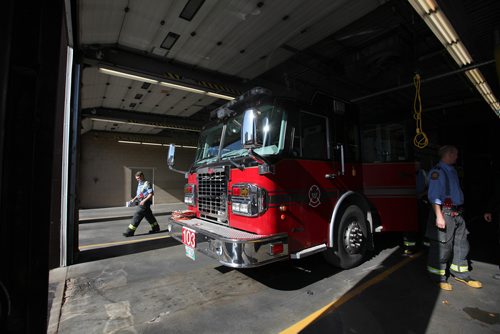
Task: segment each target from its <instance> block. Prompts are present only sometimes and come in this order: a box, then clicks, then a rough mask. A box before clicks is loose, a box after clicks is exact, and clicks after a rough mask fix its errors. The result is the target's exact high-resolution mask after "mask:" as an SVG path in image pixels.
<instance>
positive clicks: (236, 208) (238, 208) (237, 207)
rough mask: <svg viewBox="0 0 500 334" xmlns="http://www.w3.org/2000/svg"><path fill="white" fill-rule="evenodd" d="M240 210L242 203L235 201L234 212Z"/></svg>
mask: <svg viewBox="0 0 500 334" xmlns="http://www.w3.org/2000/svg"><path fill="white" fill-rule="evenodd" d="M239 211H240V203H233V212H239Z"/></svg>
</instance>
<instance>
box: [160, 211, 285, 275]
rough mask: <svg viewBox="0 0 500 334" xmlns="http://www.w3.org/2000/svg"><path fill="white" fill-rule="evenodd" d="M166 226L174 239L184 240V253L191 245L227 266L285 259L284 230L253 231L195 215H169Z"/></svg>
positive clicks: (237, 266) (248, 265) (245, 265)
mask: <svg viewBox="0 0 500 334" xmlns="http://www.w3.org/2000/svg"><path fill="white" fill-rule="evenodd" d="M168 229H169V231H170V235H171V236H172V237H173V238H174V239H176V240H178V241H180V242H182V243H184V245H185V247H186V254H188V248H191V250H192V249H193V248H194V249H195V250H197V251H199V252H201V253H203V254H205V255H207V256H209V257H212V258H214V259H216V260H218V261H219V262H220V263H222V264H223V265H225V266H228V267H233V268H252V267H259V266H263V265H265V264H268V263H271V262H275V261H280V260H284V259H287V258H288V236H287V234H286V233H281V234H274V235H258V234H252V233H249V232H245V231H240V230H237V229H234V228H231V227H228V226H224V225H219V224H215V223H211V222H208V221H205V220H202V219H198V218H193V219H179V220H175V219H173V218H170V219H169V222H168ZM193 246H194V247H193ZM190 257H191V256H190Z"/></svg>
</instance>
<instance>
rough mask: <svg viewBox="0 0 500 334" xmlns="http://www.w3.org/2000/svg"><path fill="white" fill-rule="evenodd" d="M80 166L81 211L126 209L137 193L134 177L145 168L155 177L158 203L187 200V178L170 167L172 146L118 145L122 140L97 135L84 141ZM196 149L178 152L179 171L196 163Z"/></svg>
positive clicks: (176, 161) (177, 149)
mask: <svg viewBox="0 0 500 334" xmlns="http://www.w3.org/2000/svg"><path fill="white" fill-rule="evenodd" d="M81 139H82V140H81V149H80V152H81V154H80V164H79V173H80V175H79V188H78V194H79V208H80V209H93V208H105V207H116V206H124V205H125V202H126V201H127V200H129V199H130V193H131V192H132V193H135V189H136V187H137V182H136V181H135V178H134V174H135V171H136V170H137V169H144V172H145V173H144V174H145V175H146V176H147V175H148V172H147V171H151V172H152V174H153V175H154V178H153V180H151V181H153V186H154V191H155V197H154V203H156V204H158V203H176V202H182V201H183V200H184V184H185V183H186V179H185V178H184V175H182V174H179V173H175V172H172V171H171V170H169V169H168V167H167V152H168V147H165V146H150V145H139V144H125V143H118V140H117V139H115V138H113V137H109V136H102V135H100V134H98V133H95V132H88V133H85V134H84V135H83V136H82V138H81ZM194 155H195V150H194V149H187V148H179V147H176V150H175V164H176V168H178V169H181V170H187V168H188V167H189V165H190V164H191V163H192V162H193V160H194Z"/></svg>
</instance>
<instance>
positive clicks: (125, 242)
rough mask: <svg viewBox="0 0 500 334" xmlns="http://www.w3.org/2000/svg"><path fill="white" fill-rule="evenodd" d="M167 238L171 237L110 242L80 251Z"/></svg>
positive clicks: (83, 248)
mask: <svg viewBox="0 0 500 334" xmlns="http://www.w3.org/2000/svg"><path fill="white" fill-rule="evenodd" d="M165 238H170V236H169V235H164V236H161V237H154V238H141V239H132V240H126V241H115V242H108V243H104V244H93V245H83V246H80V247H79V249H80V250H85V249H89V248H102V247H109V246H117V245H126V244H135V243H137V242H142V241H151V240H158V239H165Z"/></svg>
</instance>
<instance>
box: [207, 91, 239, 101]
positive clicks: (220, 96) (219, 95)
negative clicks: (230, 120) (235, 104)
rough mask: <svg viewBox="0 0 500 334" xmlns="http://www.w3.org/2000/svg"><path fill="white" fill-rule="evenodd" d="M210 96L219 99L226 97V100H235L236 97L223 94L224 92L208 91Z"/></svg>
mask: <svg viewBox="0 0 500 334" xmlns="http://www.w3.org/2000/svg"><path fill="white" fill-rule="evenodd" d="M207 95H208V96H212V97H216V98H219V99H224V100H234V97H232V96H228V95H222V94H217V93H212V92H207Z"/></svg>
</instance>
